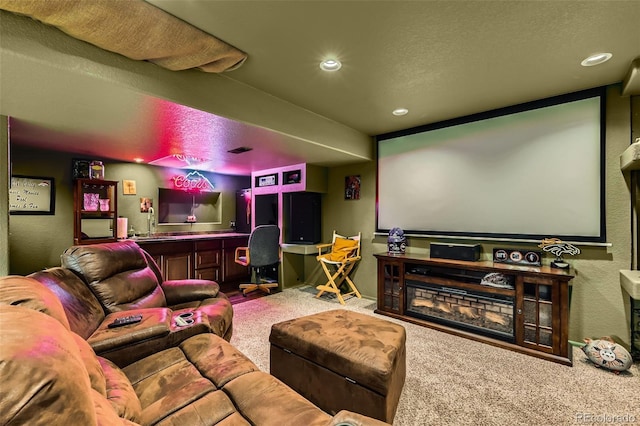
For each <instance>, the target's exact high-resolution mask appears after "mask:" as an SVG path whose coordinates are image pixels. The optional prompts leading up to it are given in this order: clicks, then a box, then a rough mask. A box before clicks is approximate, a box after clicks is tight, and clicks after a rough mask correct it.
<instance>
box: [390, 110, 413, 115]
mask: <svg viewBox="0 0 640 426" xmlns="http://www.w3.org/2000/svg"><path fill="white" fill-rule="evenodd" d="M408 112H409V110H408V109H406V108H396V109H394V110H393V111H392V112H391V113H392V114H393V115H397V116H400V115H407V113H408Z"/></svg>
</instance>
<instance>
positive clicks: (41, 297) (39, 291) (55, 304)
mask: <svg viewBox="0 0 640 426" xmlns="http://www.w3.org/2000/svg"><path fill="white" fill-rule="evenodd" d="M0 287H1V288H2V292H0V304H4V305H14V306H17V305H21V306H24V307H26V308H29V309H33V310H34V311H38V312H42V313H44V314H47V315H49V316H50V317H53V318H55V319H57V320H58V321H59V322H60V324H62V325H63V326H64V327H65V328H66V329H69V321H68V320H67V316H66V315H65V312H64V308H63V307H62V304H61V303H60V300H59V299H58V298H57V297H56V295H55V294H54V293H53V292H52V291H51V290H49V289H48V288H47V287H44V286H43V285H42V284H40V283H39V282H38V281H36V280H34V279H33V278H27V277H23V276H18V275H10V276H7V277H0Z"/></svg>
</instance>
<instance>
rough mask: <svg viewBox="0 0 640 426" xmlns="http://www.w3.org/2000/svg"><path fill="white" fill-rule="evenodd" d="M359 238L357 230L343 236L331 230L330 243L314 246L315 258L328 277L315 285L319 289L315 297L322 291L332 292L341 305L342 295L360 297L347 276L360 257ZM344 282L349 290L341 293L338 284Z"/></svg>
mask: <svg viewBox="0 0 640 426" xmlns="http://www.w3.org/2000/svg"><path fill="white" fill-rule="evenodd" d="M360 240H361V233H360V232H358V235H354V236H352V237H345V236H342V235H339V234H336V231H333V239H332V241H331V243H330V244H318V245H317V246H316V247H317V248H318V256H317V257H316V259H317V260H318V262H320V265H322V269H323V270H324V273H325V275H326V276H327V278H328V281H327V282H326V284H324V285H319V286H317V287H316V290H319V291H318V294H316V297H320V296H322V294H323V293H324V292H327V293H334V294H335V295H336V296H337V297H338V301H339V302H340V304H342V305H344V298H343V296H350V295H352V294H355V295H356V296H357V297H358V298H361V297H362V295H361V294H360V292H359V291H358V289H357V287H356V285H355V284H354V283H353V281H352V280H351V278H350V277H349V274H350V273H351V271H352V270H353V268H354V267H355V266H356V264H357V263H358V261H359V260H360V259H361V257H360ZM329 249H330V250H329ZM344 282H346V284H347V285H348V287H349V289H348V290H349V291H348V292H347V293H344V294H342V293H341V292H340V286H341V285H342V284H343V283H344Z"/></svg>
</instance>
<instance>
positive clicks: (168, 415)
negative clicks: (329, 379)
mask: <svg viewBox="0 0 640 426" xmlns="http://www.w3.org/2000/svg"><path fill="white" fill-rule="evenodd" d="M113 244H116V245H115V246H108V247H103V246H101V245H96V246H86V247H72V248H71V249H69V250H67V253H65V255H63V265H64V266H65V267H56V268H50V269H48V270H45V271H40V272H37V273H35V274H32V275H30V276H29V277H21V276H9V277H0V341H1V345H0V383H2V385H0V424H3V425H5V424H6V425H47V426H51V425H62V424H64V425H129V426H130V425H178V424H179V425H181V426H204V425H216V424H219V425H257V426H260V425H277V426H284V425H295V426H298V425H305V426H307V425H308V426H313V425H327V426H329V425H336V426H337V425H341V426H346V425H352V426H366V425H371V426H381V425H385V424H386V423H383V422H380V421H378V420H375V419H372V418H369V417H366V416H362V415H359V414H356V413H353V412H349V411H341V412H339V413H338V414H336V415H335V416H331V415H329V414H327V413H325V412H324V411H322V410H320V409H319V408H318V407H316V406H315V405H313V404H312V403H311V402H309V401H308V400H307V399H305V398H303V397H302V396H301V395H299V394H298V393H296V392H295V391H293V390H292V389H291V388H289V387H288V386H287V385H285V384H284V383H282V382H281V381H279V380H278V379H276V378H275V377H273V376H271V375H270V374H267V373H265V372H262V371H259V369H258V368H257V367H256V365H255V364H254V363H253V362H251V361H250V360H249V359H248V358H247V357H246V356H244V355H243V354H242V353H240V352H239V351H238V350H237V349H235V348H234V347H233V346H232V345H231V344H230V343H229V342H228V341H227V340H225V338H223V337H220V336H221V335H222V336H224V337H226V338H230V330H231V314H232V313H231V312H227V309H226V307H227V306H228V307H229V310H230V311H231V310H232V309H231V306H230V305H228V300H227V299H226V297H224V295H223V294H221V293H218V292H217V289H215V287H217V285H213V286H212V283H211V282H197V281H196V282H185V283H182V284H180V283H177V282H174V283H168V284H167V283H166V282H162V279H161V277H159V276H158V275H156V278H157V281H156V282H157V285H158V286H161V287H160V290H158V288H155V289H153V286H151V285H150V284H149V283H148V281H153V280H152V279H151V280H150V276H149V274H148V273H149V270H151V272H152V273H154V274H156V273H157V272H155V271H153V267H152V266H150V264H149V263H147V262H148V260H145V263H144V264H143V263H140V260H139V258H138V255H139V254H140V252H136V250H138V249H136V247H137V246H132V245H130V244H131V243H125V245H124V246H123V245H119V244H120V243H113ZM116 249H117V250H116ZM96 250H97V251H96ZM100 250H103V251H100ZM104 250H106V252H104ZM109 250H112V251H113V250H115V251H116V252H118V253H120V254H121V255H123V253H124V254H126V256H125V257H126V259H121V258H118V259H116V258H113V257H110V254H109V253H108V252H109ZM141 255H142V256H143V257H144V253H141ZM131 259H134V260H131ZM131 262H133V263H131ZM125 265H129V266H125ZM131 265H138V266H139V267H138V268H130V266H131ZM72 268H73V270H74V271H77V272H73V271H72ZM148 268H149V269H148ZM78 271H79V272H78ZM116 271H119V272H117V273H116ZM79 274H81V275H79ZM123 274H124V275H123ZM80 276H82V277H83V278H84V279H85V280H86V283H85V282H83V279H81V278H80ZM141 277H144V279H143V278H141ZM109 280H111V283H110V284H107V281H109ZM126 283H129V286H131V287H127V285H126ZM213 284H215V283H213ZM109 285H111V286H113V288H107V287H109ZM183 285H184V286H193V287H192V293H189V291H188V290H187V288H186V287H182V286H183ZM134 286H140V288H132V287H134ZM165 286H166V287H165ZM142 288H144V289H145V290H144V291H142V290H141V289H142ZM166 289H168V290H166ZM194 295H195V296H194ZM163 300H164V301H166V304H165V303H164V302H163ZM149 301H153V302H149ZM100 302H102V304H101V303H100ZM103 304H104V305H103ZM104 306H110V308H108V307H107V308H105V307H104ZM105 309H106V313H105V311H104V310H105ZM133 311H135V312H138V313H142V315H143V320H142V321H140V322H139V323H136V324H132V325H127V326H124V327H118V328H114V329H109V328H108V327H107V325H108V324H109V323H110V322H112V320H113V319H114V318H117V317H119V316H128V315H130V314H131V312H133ZM187 311H188V312H193V313H194V316H193V318H194V319H195V321H194V323H193V324H189V325H187V326H180V325H179V324H176V315H179V313H181V312H187ZM114 330H116V331H115V332H116V333H117V335H114V336H109V335H108V334H109V332H110V331H114ZM159 330H162V331H159ZM218 334H220V335H218ZM92 345H93V347H97V348H98V349H99V350H101V351H102V352H101V353H103V354H104V355H105V356H99V355H96V351H95V350H94V348H93V347H92Z"/></svg>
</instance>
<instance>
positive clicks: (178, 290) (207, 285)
mask: <svg viewBox="0 0 640 426" xmlns="http://www.w3.org/2000/svg"><path fill="white" fill-rule="evenodd" d="M160 286H161V287H162V290H163V291H164V297H165V298H166V299H167V305H169V306H173V305H179V304H181V303H187V302H192V301H194V300H204V299H208V298H212V297H218V292H219V291H220V286H219V285H218V283H217V282H215V281H210V280H195V279H193V280H168V281H164V282H163V283H162V284H160Z"/></svg>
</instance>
